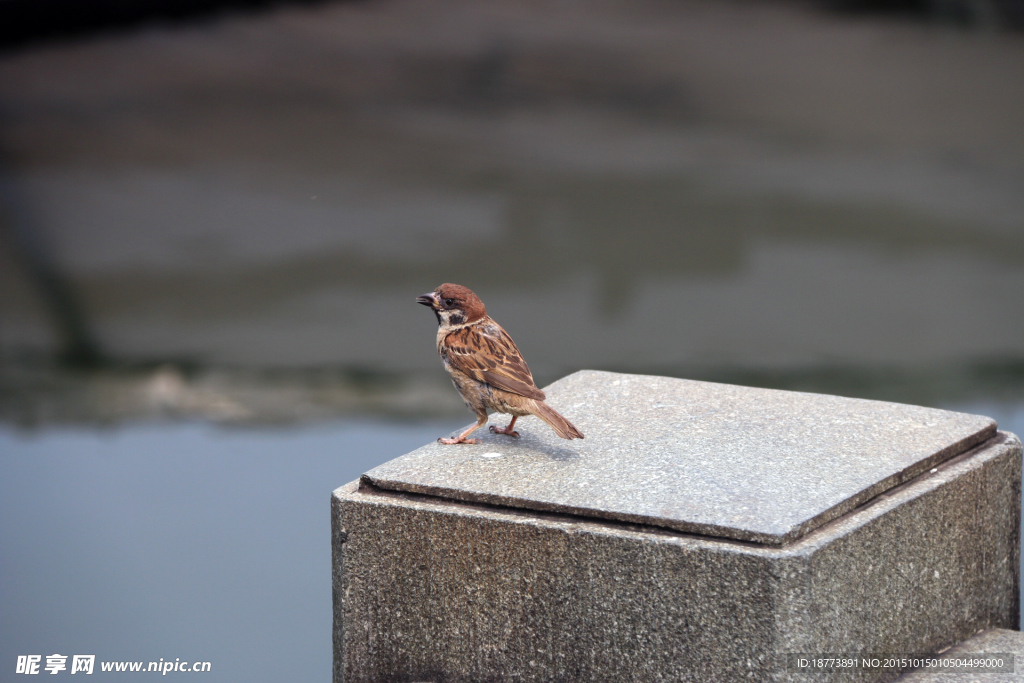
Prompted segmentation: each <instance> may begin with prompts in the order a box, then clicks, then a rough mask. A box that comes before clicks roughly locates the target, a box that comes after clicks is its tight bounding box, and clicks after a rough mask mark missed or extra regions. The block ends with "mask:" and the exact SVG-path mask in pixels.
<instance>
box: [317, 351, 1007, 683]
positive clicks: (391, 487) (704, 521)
mask: <svg viewBox="0 0 1024 683" xmlns="http://www.w3.org/2000/svg"><path fill="white" fill-rule="evenodd" d="M546 391H547V393H548V395H549V400H550V402H551V403H552V405H554V406H556V407H557V408H558V409H559V410H560V411H562V412H564V413H565V414H566V416H567V417H569V418H570V419H571V420H573V421H574V422H575V423H576V424H577V425H578V426H579V427H580V428H581V429H582V430H583V432H584V433H586V434H587V438H586V439H585V440H583V441H572V442H567V441H562V440H560V439H558V438H557V437H556V436H555V435H554V434H553V433H551V432H550V430H549V429H548V428H547V427H546V426H544V425H543V424H542V423H540V422H539V421H537V420H535V419H533V418H527V419H525V420H522V421H520V423H519V425H517V426H521V427H522V428H521V429H520V430H519V431H520V433H521V434H522V438H520V439H518V440H513V439H510V438H509V437H505V436H501V435H485V436H484V437H483V443H481V444H479V445H476V446H442V445H439V444H431V445H428V446H425V447H423V448H421V449H418V450H416V451H413V452H412V453H409V454H408V455H405V456H402V457H401V458H398V459H396V460H393V461H391V462H389V463H386V464H385V465H382V466H381V467H378V468H375V469H374V470H371V471H370V472H367V473H366V474H365V475H364V476H363V477H362V478H361V479H360V481H358V482H353V483H351V484H349V485H347V486H343V487H341V488H339V489H338V490H337V491H335V493H334V496H333V508H332V522H333V530H334V535H333V547H334V600H335V602H334V613H335V623H334V639H335V641H334V642H335V671H334V676H335V681H336V683H340V682H341V681H345V682H346V683H354V682H357V681H409V682H412V681H434V682H435V683H442V682H444V683H454V682H461V681H466V682H470V681H472V682H481V681H711V680H721V681H725V680H738V679H744V680H763V681H784V680H804V679H806V677H805V676H802V675H801V674H795V673H793V672H790V671H788V670H787V669H786V666H785V656H786V655H787V654H788V653H845V652H908V653H920V652H935V651H937V650H939V649H942V648H944V647H947V646H949V645H952V644H954V643H956V642H959V641H960V640H963V639H964V638H966V637H968V636H970V635H973V634H975V633H977V632H978V631H979V630H982V629H986V628H992V627H1008V628H1013V627H1016V625H1017V620H1018V589H1019V552H1020V549H1019V525H1020V477H1021V446H1020V442H1019V440H1017V438H1016V437H1015V436H1013V435H1011V434H1006V433H1002V432H997V431H996V425H995V423H994V422H993V421H992V420H990V419H988V418H982V417H978V416H973V415H964V414H958V413H951V412H947V411H941V410H934V409H928V408H920V407H915V406H904V405H897V404H889V403H881V402H875V401H863V400H858V399H848V398H839V397H834V396H820V395H813V394H801V393H795V392H783V391H772V390H765V389H751V388H746V387H734V386H728V385H720V384H710V383H703V382H692V381H686V380H677V379H669V378H662V377H641V376H635V375H620V374H614V373H604V372H590V371H585V372H580V373H576V374H574V375H571V376H570V377H567V378H565V379H563V380H561V381H559V382H557V383H555V384H554V385H552V386H551V387H548V388H547V389H546ZM891 678H892V676H889V677H888V678H885V677H884V675H883V674H879V675H877V676H875V677H874V678H873V677H872V675H871V674H866V675H865V676H864V677H862V678H860V679H859V680H891ZM813 680H829V676H828V675H826V676H824V677H822V676H821V675H817V676H816V677H815V678H814V679H813ZM837 680H838V679H837Z"/></svg>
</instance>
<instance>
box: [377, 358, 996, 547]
mask: <svg viewBox="0 0 1024 683" xmlns="http://www.w3.org/2000/svg"><path fill="white" fill-rule="evenodd" d="M545 392H546V393H547V395H548V402H549V403H550V404H551V405H552V406H554V407H555V408H556V409H557V410H558V411H559V412H561V413H563V414H564V415H565V416H566V417H568V418H569V419H570V420H571V421H572V422H574V423H575V424H576V425H577V426H578V427H579V428H580V429H581V430H582V431H583V433H584V434H586V438H585V439H583V440H574V441H565V440H563V439H560V438H558V437H557V436H556V435H555V434H554V432H552V430H551V429H550V428H549V427H548V426H547V425H545V424H544V423H542V422H541V421H540V420H538V419H536V418H534V417H528V418H525V419H522V420H520V421H519V422H518V423H517V424H516V429H517V430H518V431H519V433H520V435H521V437H520V438H518V439H513V438H511V437H508V436H505V435H496V434H489V433H486V431H485V430H480V431H479V432H477V433H476V434H474V436H479V438H480V439H481V443H480V444H477V445H457V446H446V445H442V444H439V443H432V444H429V445H427V446H424V447H422V448H419V449H417V450H415V451H413V452H411V453H408V454H406V455H404V456H401V457H399V458H396V459H395V460H392V461H390V462H387V463H385V464H383V465H381V466H379V467H376V468H374V469H372V470H370V471H369V472H367V473H366V474H364V475H363V477H362V481H363V482H364V484H370V485H372V486H375V487H377V488H380V489H385V490H393V491H406V492H412V493H421V494H427V495H432V496H438V497H441V498H446V499H450V500H459V501H466V502H472V503H487V504H494V505H502V506H506V507H511V508H519V509H528V510H543V511H549V512H556V513H565V514H573V515H580V516H584V517H590V518H599V519H608V520H618V521H622V522H629V523H636V524H644V525H651V526H655V527H663V528H667V529H672V530H675V531H681V532H689V533H695V534H701V535H705V536H714V537H721V538H728V539H735V540H741V541H750V542H755V543H759V544H763V545H769V546H781V545H785V544H787V543H790V542H792V541H794V540H796V539H798V538H800V537H802V536H804V535H806V534H807V533H809V532H810V531H812V530H814V529H816V528H818V527H820V526H821V525H823V524H825V523H827V522H829V521H831V520H833V519H835V518H837V517H839V516H841V515H843V514H845V513H846V512H848V511H850V510H852V509H853V508H855V507H857V506H858V505H861V504H862V503H864V502H866V501H867V500H869V499H871V498H874V497H875V496H877V495H878V494H880V493H883V492H885V491H886V490H888V489H891V488H892V487H894V486H897V485H899V484H901V483H903V482H905V481H907V480H908V479H911V478H913V477H915V476H917V475H919V474H921V473H923V472H925V471H927V470H929V469H931V468H933V467H935V466H936V465H938V464H939V463H941V462H943V461H945V460H948V459H950V458H953V457H955V456H957V455H960V454H961V453H964V452H965V451H967V450H969V449H970V448H972V447H973V446H975V445H977V444H979V443H981V442H983V441H985V440H987V439H989V438H990V437H992V436H993V435H994V434H995V432H996V423H995V421H993V420H992V419H990V418H987V417H981V416H978V415H968V414H965V413H955V412H950V411H946V410H938V409H934V408H922V407H919V406H910V405H902V404H897V403H885V402H881V401H868V400H864V399H854V398H843V397H839V396H826V395H821V394H807V393H800V392H792V391H779V390H774V389H756V388H751V387H741V386H732V385H727V384H714V383H710V382H697V381H692V380H684V379H673V378H668V377H650V376H643V375H626V374H618V373H611V372H597V371H592V370H583V371H580V372H577V373H575V374H573V375H570V376H568V377H565V378H564V379H561V380H559V381H558V382H555V383H554V384H552V385H551V386H550V387H547V388H546V389H545ZM492 417H497V418H499V419H500V418H503V417H505V416H500V415H499V416H492ZM502 424H504V423H503V422H502ZM481 432H482V433H481Z"/></svg>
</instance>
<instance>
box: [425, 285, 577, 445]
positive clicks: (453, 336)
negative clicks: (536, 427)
mask: <svg viewBox="0 0 1024 683" xmlns="http://www.w3.org/2000/svg"><path fill="white" fill-rule="evenodd" d="M416 301H417V303H421V304H423V305H424V306H430V308H431V309H433V311H434V314H435V315H436V316H437V352H438V353H439V354H440V355H441V362H442V363H444V369H445V370H447V371H448V374H449V375H451V377H452V383H453V384H454V385H455V388H456V389H458V390H459V393H460V394H461V395H462V400H463V402H465V404H466V406H467V407H468V408H469V409H470V410H472V411H473V412H474V413H476V416H477V421H476V424H475V425H473V426H472V427H470V428H469V429H467V430H466V431H464V432H463V433H462V434H459V435H458V436H457V437H455V438H454V439H443V438H442V439H438V441H440V442H441V443H445V444H457V443H480V440H479V439H470V438H467V437H469V435H470V434H472V433H473V432H475V431H476V430H477V429H480V427H483V426H484V425H485V424H486V423H487V411H488V409H490V410H494V411H496V412H499V413H506V414H509V415H511V416H512V421H511V422H509V423H508V426H507V427H495V426H493V425H492V426H491V431H492V432H493V433H495V434H507V435H509V436H512V437H518V436H519V433H518V432H516V431H515V430H514V427H515V425H516V420H518V419H519V418H521V417H523V416H525V415H535V416H537V417H539V418H540V419H541V420H543V421H544V422H546V423H547V424H548V425H549V426H550V427H551V428H552V429H554V430H555V433H556V434H558V435H559V436H560V437H562V438H563V439H582V438H583V432H581V431H580V430H578V429H576V427H575V426H574V425H573V424H572V423H571V422H569V421H568V420H566V419H565V418H564V417H562V416H561V415H559V414H558V412H557V411H556V410H555V409H554V408H552V407H551V406H549V405H548V404H547V403H545V402H544V398H545V396H544V392H543V391H541V390H540V389H538V388H537V385H536V384H534V382H533V375H531V374H530V368H529V367H528V366H527V365H526V361H525V360H523V356H522V354H520V353H519V349H518V348H517V347H516V343H515V342H514V341H512V337H510V336H508V332H506V331H505V330H503V329H502V328H501V325H499V324H498V323H496V322H494V320H492V319H491V318H490V317H489V316H488V315H487V310H486V309H485V308H484V302H482V301H480V297H478V296H477V295H476V294H474V293H473V292H472V291H470V290H469V289H468V288H466V287H463V286H462V285H453V284H450V283H446V284H443V285H441V286H440V287H438V288H437V289H435V290H434V291H433V292H428V293H426V294H421V295H420V296H418V297H416Z"/></svg>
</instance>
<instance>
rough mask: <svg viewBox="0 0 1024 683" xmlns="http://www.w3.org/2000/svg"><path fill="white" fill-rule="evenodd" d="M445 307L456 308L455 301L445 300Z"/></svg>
mask: <svg viewBox="0 0 1024 683" xmlns="http://www.w3.org/2000/svg"><path fill="white" fill-rule="evenodd" d="M444 305H445V306H454V305H455V299H445V300H444Z"/></svg>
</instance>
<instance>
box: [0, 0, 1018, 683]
mask: <svg viewBox="0 0 1024 683" xmlns="http://www.w3.org/2000/svg"><path fill="white" fill-rule="evenodd" d="M3 2H5V3H7V4H6V7H7V8H11V7H17V6H19V2H18V0H3ZM21 4H22V5H24V3H21ZM100 4H102V3H100ZM165 4H166V3H165ZM172 4H173V3H172ZM193 4H195V3H193ZM107 5H110V3H107ZM55 6H56V5H55ZM854 10H871V11H854ZM882 10H887V11H882ZM892 10H898V11H892ZM3 11H4V6H3V5H0V14H2V12H3ZM1021 16H1022V15H1021V8H1020V3H1017V2H1015V1H1013V0H1003V1H1002V2H996V1H995V0H992V1H987V2H986V1H980V0H979V1H977V2H956V1H954V0H948V1H944V2H940V1H933V2H921V3H914V2H899V3H885V2H868V3H857V2H843V3H839V2H835V3H827V4H826V3H819V4H815V3H810V2H795V1H794V2H789V1H782V0H778V1H770V2H756V3H755V2H741V1H731V0H673V1H671V2H669V1H668V0H643V1H641V2H633V3H621V2H610V1H607V0H598V1H596V2H595V1H588V2H583V0H560V1H558V2H532V1H531V2H508V1H505V0H496V1H490V2H464V1H459V0H426V1H420V2H411V1H409V0H386V1H378V0H363V1H361V2H320V3H304V4H282V5H275V6H269V7H262V8H252V7H250V8H247V9H244V10H239V9H237V8H236V9H232V10H230V11H228V10H223V11H220V12H215V13H207V14H200V15H197V16H190V17H187V18H185V19H178V20H175V21H168V20H163V19H152V20H148V21H141V22H139V21H136V20H133V21H134V23H132V24H131V25H128V26H108V27H106V28H104V29H103V30H96V29H95V27H92V28H90V29H89V30H86V31H82V30H79V31H73V32H72V34H71V35H68V34H67V33H59V32H58V33H54V34H52V35H51V34H46V35H45V36H42V37H40V36H35V37H31V39H28V38H25V37H24V36H22V37H21V38H19V39H12V38H11V36H12V35H14V33H13V32H12V31H11V30H10V26H12V24H11V23H10V22H8V23H7V28H6V29H5V31H0V38H3V36H4V35H6V36H7V38H8V42H7V43H6V44H4V46H3V50H2V51H0V468H2V474H0V507H2V511H0V549H2V551H0V572H2V581H0V680H7V679H8V678H9V674H10V672H11V671H13V670H14V669H13V667H14V658H15V656H16V655H18V654H43V655H46V654H52V653H54V652H59V653H62V654H73V653H87V654H88V653H93V650H95V651H96V652H95V654H97V656H98V658H99V659H107V660H122V659H123V660H147V661H149V660H151V659H156V658H159V657H164V658H165V659H166V658H168V657H170V658H174V657H181V658H185V659H188V658H191V659H203V660H208V661H211V662H212V663H213V667H214V671H213V672H212V673H211V674H209V675H207V676H206V679H207V680H218V681H219V680H224V681H235V680H239V681H241V680H246V681H251V680H267V681H278V680H326V679H327V677H328V675H329V662H330V603H329V596H330V582H329V578H330V577H329V548H328V538H329V521H328V497H329V494H330V491H331V490H332V489H334V488H336V487H337V486H339V485H341V484H343V483H345V482H347V481H350V480H352V479H354V478H356V477H357V476H358V475H359V473H361V472H362V471H364V470H366V469H368V468H370V467H372V466H373V465H375V464H377V463H378V462H382V461H384V460H388V459H390V458H392V457H395V456H397V455H400V454H402V453H404V452H406V451H408V450H410V449H412V448H413V447H415V446H417V445H420V444H422V443H423V442H425V441H428V440H431V439H433V438H436V437H437V436H439V435H440V434H442V433H447V432H448V431H450V430H452V429H454V428H456V427H457V426H459V425H461V424H464V423H466V422H468V421H469V414H468V413H467V412H465V409H464V408H463V406H462V404H461V401H460V400H459V398H458V396H457V395H456V393H455V391H454V390H453V389H452V388H451V385H450V383H449V382H448V380H447V377H446V375H444V373H443V371H442V369H441V367H440V363H439V361H438V359H437V357H436V351H435V349H434V321H433V316H431V315H430V313H429V312H428V311H426V310H424V309H423V308H422V307H420V306H416V305H415V303H414V298H415V296H416V295H417V294H420V293H422V292H425V291H428V290H431V289H433V288H434V287H435V286H437V285H438V284H440V283H442V282H458V283H461V284H464V285H467V286H469V287H471V288H473V289H474V290H475V291H476V292H477V293H478V294H480V295H481V297H482V298H483V300H484V301H485V302H486V304H487V307H488V311H489V312H490V313H491V315H492V316H493V317H495V318H496V319H497V320H498V321H499V322H501V323H502V325H503V326H505V327H506V329H508V330H509V331H510V332H511V334H512V335H513V336H514V338H515V339H516V341H517V343H518V345H519V347H520V348H521V350H522V351H523V353H524V355H525V356H526V358H527V360H528V361H529V363H530V366H531V368H532V369H533V371H534V374H535V376H536V378H537V380H538V383H539V384H541V385H543V384H545V383H547V382H550V381H553V380H555V379H557V378H559V377H561V376H563V375H565V374H567V373H570V372H573V371H575V370H578V369H581V368H595V369H605V370H617V371H626V372H638V373H653V374H667V375H673V376H679V377H689V378H693V379H705V380H711V381H725V382H734V383H742V384H751V385H757V386H769V387H778V388H785V389H797V390H804V391H818V392H827V393H836V394H842V395H847V396H858V397H864V398H875V399H884V400H894V401H902V402H909V403H918V404H923V405H931V406H937V407H945V408H951V409H956V410H964V411H968V412H978V413H984V414H988V415H991V416H993V417H995V418H996V419H997V420H999V422H1000V425H1001V427H1002V428H1004V429H1009V430H1011V431H1015V432H1017V433H1020V432H1022V431H1024V35H1022V33H1021V32H1020V31H1019V30H1016V28H1017V27H1019V23H1020V22H1019V20H1020V17H1021ZM54 21H56V19H55V20H54ZM44 23H45V22H44ZM44 33H45V32H44ZM15 38H18V36H16V35H15ZM65 651H67V652H65ZM44 661H45V660H44ZM65 673H66V672H65ZM97 675H98V674H97ZM140 675H141V674H140ZM125 676H127V677H128V678H131V676H130V675H128V674H118V675H116V677H119V678H123V677H125ZM100 680H102V677H100Z"/></svg>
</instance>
